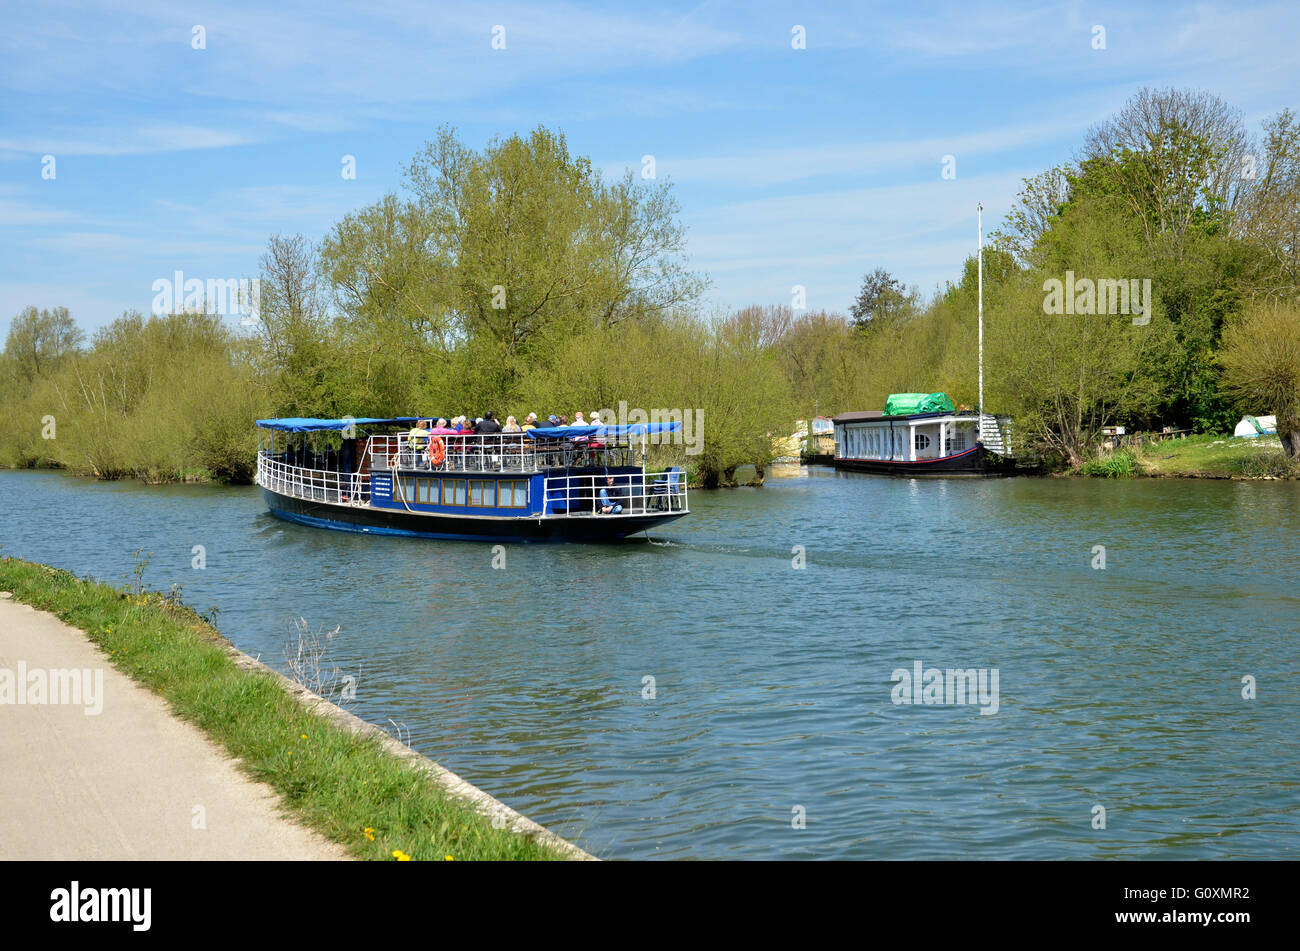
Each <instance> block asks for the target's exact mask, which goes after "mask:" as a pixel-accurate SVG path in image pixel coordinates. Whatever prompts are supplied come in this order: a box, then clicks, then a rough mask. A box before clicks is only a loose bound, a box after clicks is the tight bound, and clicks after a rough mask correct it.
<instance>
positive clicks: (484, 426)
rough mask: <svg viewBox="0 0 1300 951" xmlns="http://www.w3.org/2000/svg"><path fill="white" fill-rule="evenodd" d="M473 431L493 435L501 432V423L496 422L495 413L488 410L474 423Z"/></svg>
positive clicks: (483, 434) (482, 434)
mask: <svg viewBox="0 0 1300 951" xmlns="http://www.w3.org/2000/svg"><path fill="white" fill-rule="evenodd" d="M474 432H476V433H478V434H479V435H480V436H493V435H496V434H497V433H499V432H501V424H500V423H498V422H497V416H496V413H493V412H488V413H487V414H486V415H485V416H484V417H483V418H482V419H480V420H479V421H478V422H477V423H475V424H474Z"/></svg>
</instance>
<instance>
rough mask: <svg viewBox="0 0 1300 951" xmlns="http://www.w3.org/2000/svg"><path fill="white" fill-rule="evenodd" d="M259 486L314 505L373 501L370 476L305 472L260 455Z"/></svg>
mask: <svg viewBox="0 0 1300 951" xmlns="http://www.w3.org/2000/svg"><path fill="white" fill-rule="evenodd" d="M257 484H258V485H260V486H263V487H264V488H267V489H270V490H271V491H272V492H278V493H279V494H281V495H288V496H291V497H293V498H295V499H307V500H309V501H313V502H342V503H346V504H351V505H365V504H366V503H368V502H369V501H370V474H369V473H367V472H334V471H331V470H328V469H304V468H301V467H300V466H295V465H291V464H289V463H287V462H284V461H282V460H279V459H275V458H273V457H272V456H271V455H269V454H267V453H265V452H259V453H258V454H257Z"/></svg>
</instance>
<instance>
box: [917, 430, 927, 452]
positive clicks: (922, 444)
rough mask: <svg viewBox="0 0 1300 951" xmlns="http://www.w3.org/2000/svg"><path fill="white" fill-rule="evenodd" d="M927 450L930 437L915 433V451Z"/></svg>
mask: <svg viewBox="0 0 1300 951" xmlns="http://www.w3.org/2000/svg"><path fill="white" fill-rule="evenodd" d="M929 448H930V437H929V436H927V435H926V434H925V433H917V434H916V451H917V452H920V451H921V450H922V449H929Z"/></svg>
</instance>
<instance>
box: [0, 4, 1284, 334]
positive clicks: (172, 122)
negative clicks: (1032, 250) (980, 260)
mask: <svg viewBox="0 0 1300 951" xmlns="http://www.w3.org/2000/svg"><path fill="white" fill-rule="evenodd" d="M379 6H382V9H377V7H379ZM4 24H5V29H4V31H3V33H2V34H0V89H2V92H0V240H2V241H3V249H4V253H3V255H2V256H0V333H3V332H5V331H6V330H7V327H8V322H9V320H10V319H11V318H12V317H13V315H14V314H15V313H17V312H18V311H19V310H20V309H21V308H22V307H24V306H26V305H29V304H32V305H36V306H39V307H53V306H57V305H64V306H67V307H69V308H70V309H71V310H72V312H73V315H74V316H75V317H76V318H77V319H78V321H79V322H80V323H81V324H82V325H83V326H85V327H88V328H95V327H98V326H102V325H103V324H105V323H107V322H108V321H110V320H112V319H114V318H115V317H117V316H118V315H120V314H121V313H122V311H123V310H125V309H128V308H136V309H139V310H141V311H146V312H147V311H148V310H149V306H150V302H151V300H152V297H153V292H152V284H153V282H154V281H155V280H156V279H158V278H161V277H168V278H169V277H171V275H172V274H173V272H175V271H177V270H180V271H183V272H184V273H185V275H186V277H199V278H201V279H205V280H206V279H208V278H218V279H225V278H232V277H241V276H255V275H256V271H257V260H258V257H259V256H260V254H261V253H262V251H263V250H264V248H265V245H266V240H267V238H268V236H270V235H271V234H273V233H276V232H284V233H294V232H301V233H303V234H304V235H307V236H308V237H310V238H312V239H318V238H319V237H320V236H322V235H323V234H324V233H325V232H326V231H327V230H328V228H329V226H330V224H331V223H332V222H333V221H335V220H337V219H338V218H339V217H341V216H342V215H344V214H346V213H347V212H349V211H352V210H354V209H357V208H360V207H361V206H363V205H365V204H367V203H370V202H372V201H374V200H375V199H377V198H378V197H380V196H381V195H383V194H385V193H386V192H390V191H396V190H399V189H400V188H401V185H402V176H401V168H402V167H403V165H404V164H405V163H406V162H408V161H409V160H410V158H411V157H412V156H413V155H414V154H415V152H416V151H417V150H418V149H419V147H420V146H421V144H422V143H423V142H424V141H425V140H426V139H428V138H429V137H431V135H432V133H433V131H434V130H435V129H436V128H437V127H438V126H439V125H442V124H444V123H449V124H451V125H454V126H455V127H456V128H457V129H458V130H459V132H460V134H461V135H462V137H463V138H464V139H465V140H466V141H467V142H468V143H470V144H471V145H473V146H476V147H478V146H482V145H483V144H485V143H486V142H487V141H488V140H489V139H490V138H491V137H492V136H494V135H505V134H510V133H512V132H524V131H527V130H528V129H531V128H533V127H534V126H536V125H537V124H539V123H541V124H545V125H547V126H550V127H553V128H558V129H560V130H562V131H563V132H564V133H565V134H566V135H567V137H568V140H569V145H570V148H571V150H572V151H574V152H575V153H578V154H583V155H587V156H589V157H590V158H591V159H592V161H593V162H594V163H595V164H596V165H597V166H598V167H599V168H601V169H603V170H606V171H608V172H609V173H610V174H616V173H618V172H620V171H621V170H622V169H624V168H626V167H632V168H635V169H638V170H639V169H640V168H641V159H642V156H644V155H653V156H654V158H655V166H656V173H657V176H658V178H659V179H660V180H664V179H667V180H670V181H672V182H674V183H675V184H674V189H675V192H676V195H677V199H678V201H679V203H680V205H681V208H682V220H683V221H684V223H685V224H686V225H687V226H688V228H689V250H690V255H691V263H692V265H693V266H694V267H695V268H696V269H698V270H701V271H703V272H704V273H706V274H707V275H708V276H709V278H710V279H711V281H712V284H711V287H710V289H709V291H708V296H707V300H706V301H705V306H706V308H707V309H708V310H709V311H710V312H722V311H724V310H727V309H731V308H734V307H739V306H744V305H746V304H750V303H760V304H767V303H790V300H791V287H792V286H793V285H796V284H799V285H803V286H804V287H806V289H807V304H808V306H809V307H810V308H813V309H820V308H828V309H833V310H840V311H843V310H845V309H846V308H847V307H848V305H849V303H850V302H851V300H852V299H853V297H854V295H855V293H856V291H857V288H858V286H859V284H860V282H861V278H862V275H863V274H864V273H865V272H867V271H869V270H871V269H872V268H874V267H877V266H883V267H885V268H888V269H889V270H890V271H892V272H893V273H894V274H895V275H896V276H898V277H900V278H901V279H903V280H904V281H906V282H907V283H910V284H916V285H919V286H920V287H921V288H922V290H923V291H926V292H927V293H928V292H930V291H932V290H933V289H934V288H935V287H936V286H937V285H939V284H941V283H942V282H943V281H945V280H948V279H950V278H951V279H955V277H956V276H957V274H958V273H959V270H960V266H961V261H962V259H963V257H964V256H965V255H967V254H969V253H971V252H972V251H973V249H974V245H975V205H976V202H977V201H983V202H984V207H985V230H986V231H988V230H991V229H992V228H994V227H996V225H997V224H998V222H999V220H1000V219H1001V217H1002V215H1003V214H1004V213H1005V212H1006V210H1007V208H1008V207H1009V204H1010V202H1011V200H1012V198H1013V197H1014V195H1015V193H1016V191H1017V189H1018V187H1019V183H1020V179H1022V178H1024V177H1026V176H1029V175H1032V174H1035V173H1037V172H1039V171H1041V170H1043V169H1045V168H1048V167H1050V166H1052V165H1054V164H1058V163H1060V162H1063V161H1066V160H1068V159H1070V158H1072V157H1073V156H1074V155H1075V152H1076V150H1077V148H1078V147H1079V144H1080V142H1081V141H1082V138H1083V135H1084V132H1085V131H1086V129H1087V127H1088V126H1089V125H1091V124H1093V123H1095V122H1098V121H1100V120H1102V119H1104V118H1105V117H1106V116H1107V115H1109V114H1110V113H1112V112H1113V111H1115V110H1116V109H1118V108H1119V107H1120V106H1121V105H1122V104H1123V102H1124V101H1125V99H1127V98H1128V97H1129V96H1130V95H1131V94H1132V93H1133V92H1135V91H1136V90H1137V89H1139V88H1140V87H1142V86H1144V85H1150V86H1169V85H1174V86H1185V87H1193V88H1202V89H1207V90H1209V91H1211V92H1213V93H1215V94H1217V95H1219V96H1222V97H1223V98H1224V99H1226V100H1227V101H1228V102H1229V103H1230V104H1232V105H1233V106H1235V107H1237V108H1239V109H1240V110H1241V112H1242V114H1243V116H1244V118H1245V119H1246V121H1247V122H1248V124H1249V125H1250V126H1251V128H1252V129H1255V128H1257V127H1258V124H1259V122H1260V121H1261V120H1263V119H1264V118H1266V117H1268V116H1270V115H1272V114H1273V113H1275V112H1277V111H1278V110H1279V109H1281V108H1284V107H1291V108H1293V109H1297V110H1298V111H1300V70H1297V69H1296V68H1295V44H1296V40H1297V37H1298V36H1300V29H1297V28H1298V27H1300V4H1296V3H1295V2H1293V0H1292V2H1278V3H1267V2H1265V3H1257V4H1248V3H1202V4H1158V3H1143V4H1140V5H1139V4H1134V3H1131V2H1126V3H1070V2H1067V3H1044V4H1033V3H1025V4H1010V3H1001V2H996V3H980V2H959V3H937V4H907V5H903V4H900V5H897V6H886V5H882V4H862V3H858V4H834V3H815V4H788V3H787V4H775V3H773V4H768V3H734V4H733V3H702V4H678V3H671V2H663V0H656V2H655V3H653V4H644V3H642V4H635V3H620V4H608V5H598V4H579V3H546V2H527V3H518V4H516V3H486V4H456V5H451V4H438V3H415V2H402V0H398V2H393V3H385V4H382V5H370V4H361V3H356V4H345V3H334V2H330V0H314V2H311V3H292V2H290V3H280V4H275V5H267V6H266V7H264V8H261V7H258V6H255V5H250V4H244V3H238V2H236V3H225V2H223V3H206V2H204V3H184V2H174V0H173V2H168V3H156V4H153V3H132V2H85V3H40V4H25V5H21V6H20V5H19V4H17V3H14V2H10V3H7V4H6V5H5V13H4ZM195 25H200V26H202V27H203V28H204V31H205V34H206V35H205V40H206V48H205V49H200V50H196V49H193V48H192V35H193V33H192V31H193V27H194V26H195ZM497 25H500V26H503V27H504V28H505V45H506V48H505V49H504V50H494V49H493V48H492V31H493V27H494V26H497ZM796 25H798V26H802V27H803V28H804V31H805V35H806V49H802V50H796V49H792V44H791V38H792V29H793V28H794V27H795V26H796ZM1095 26H1101V27H1104V29H1105V49H1094V48H1093V36H1094V27H1095ZM46 155H53V156H54V157H55V172H56V177H55V178H53V179H44V178H42V175H41V170H42V159H43V157H44V156H46ZM344 155H353V156H355V157H356V169H357V175H356V178H355V180H346V179H344V178H343V177H342V176H341V174H340V170H341V168H342V164H341V163H342V157H343V156H344ZM945 155H952V156H953V157H954V158H955V169H956V177H955V178H953V179H944V178H943V177H942V176H941V170H942V159H943V156H945Z"/></svg>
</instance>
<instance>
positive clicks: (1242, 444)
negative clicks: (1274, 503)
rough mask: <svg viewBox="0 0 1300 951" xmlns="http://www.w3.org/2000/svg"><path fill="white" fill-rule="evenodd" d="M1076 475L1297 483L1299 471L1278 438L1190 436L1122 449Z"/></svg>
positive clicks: (1082, 468) (1096, 460) (1105, 455)
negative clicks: (1257, 480)
mask: <svg viewBox="0 0 1300 951" xmlns="http://www.w3.org/2000/svg"><path fill="white" fill-rule="evenodd" d="M1072 474H1074V475H1083V476H1098V477H1103V478H1106V477H1109V478H1124V477H1129V476H1150V477H1154V478H1180V479H1296V478H1300V465H1297V464H1296V463H1295V462H1294V461H1292V460H1289V459H1287V457H1286V454H1285V453H1284V452H1283V450H1282V444H1281V442H1280V441H1279V440H1278V438H1277V437H1276V436H1259V437H1256V438H1253V439H1239V438H1235V437H1232V436H1227V435H1221V436H1216V435H1200V436H1188V437H1186V438H1185V439H1168V440H1163V441H1161V442H1156V443H1150V444H1147V445H1144V446H1140V447H1128V446H1126V447H1123V448H1121V449H1117V450H1115V451H1113V452H1108V453H1106V454H1104V455H1102V456H1101V457H1099V458H1098V459H1094V460H1091V461H1089V462H1086V463H1084V464H1083V465H1082V466H1080V467H1079V468H1078V469H1076V470H1074V471H1073V473H1072Z"/></svg>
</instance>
